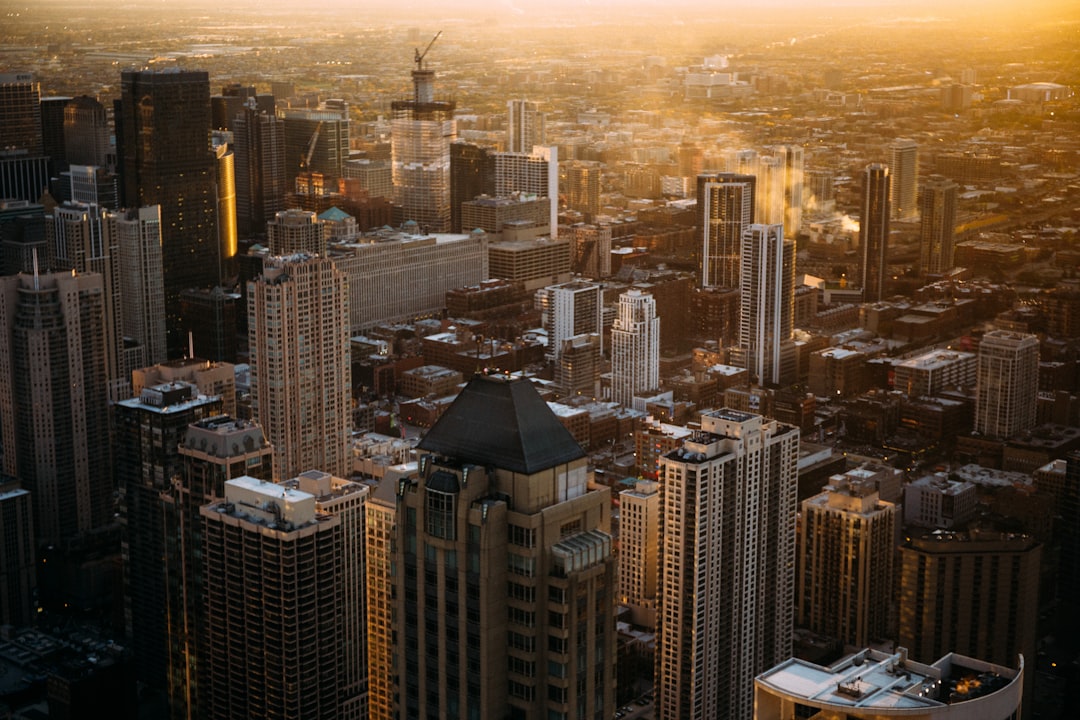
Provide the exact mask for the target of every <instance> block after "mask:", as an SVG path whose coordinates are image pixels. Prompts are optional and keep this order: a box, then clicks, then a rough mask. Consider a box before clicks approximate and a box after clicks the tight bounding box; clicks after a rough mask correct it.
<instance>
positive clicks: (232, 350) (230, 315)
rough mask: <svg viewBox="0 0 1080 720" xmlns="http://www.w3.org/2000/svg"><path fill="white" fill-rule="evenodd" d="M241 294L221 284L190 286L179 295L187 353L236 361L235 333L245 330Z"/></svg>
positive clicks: (236, 339)
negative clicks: (209, 288)
mask: <svg viewBox="0 0 1080 720" xmlns="http://www.w3.org/2000/svg"><path fill="white" fill-rule="evenodd" d="M243 307H244V306H243V296H242V295H241V294H240V293H238V292H232V291H229V290H226V289H225V288H223V287H221V286H220V285H219V286H218V287H215V288H214V289H213V290H207V289H204V288H192V289H190V290H185V291H184V292H183V293H182V294H181V295H180V316H181V321H182V322H183V327H184V329H185V331H186V332H187V337H188V349H187V353H186V354H187V355H188V356H189V357H198V358H206V359H207V360H210V361H213V362H222V363H232V362H236V361H237V357H238V348H239V344H240V341H239V338H238V337H237V334H238V333H243V332H244V331H245V330H246V327H247V326H246V324H244V322H245V318H244V317H243V313H244V310H243Z"/></svg>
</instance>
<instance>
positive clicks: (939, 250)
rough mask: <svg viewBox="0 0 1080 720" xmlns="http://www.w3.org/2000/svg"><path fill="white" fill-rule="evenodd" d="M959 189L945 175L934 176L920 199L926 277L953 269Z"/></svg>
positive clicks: (921, 233) (922, 253)
mask: <svg viewBox="0 0 1080 720" xmlns="http://www.w3.org/2000/svg"><path fill="white" fill-rule="evenodd" d="M958 187H959V186H958V185H957V184H956V183H955V182H953V181H952V180H949V179H948V178H944V177H941V176H935V177H932V178H931V179H930V180H929V182H927V183H925V184H924V185H923V189H922V195H921V196H920V198H919V208H920V220H919V246H920V249H921V251H922V252H921V256H922V257H921V259H922V268H921V269H922V272H923V274H924V275H937V274H939V273H943V272H947V271H949V270H951V269H952V267H953V243H954V242H955V241H956V203H957V193H958Z"/></svg>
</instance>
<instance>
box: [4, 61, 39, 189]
mask: <svg viewBox="0 0 1080 720" xmlns="http://www.w3.org/2000/svg"><path fill="white" fill-rule="evenodd" d="M40 104H41V85H40V83H38V82H35V81H34V76H33V75H32V74H31V73H28V72H20V73H2V74H0V150H5V151H6V150H22V151H25V152H26V153H27V154H28V155H30V156H39V155H42V154H43V153H44V146H43V143H42V137H41V111H40V109H39V105H40ZM5 197H14V196H12V195H5ZM23 199H27V200H29V199H30V198H23Z"/></svg>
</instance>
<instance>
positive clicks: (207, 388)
mask: <svg viewBox="0 0 1080 720" xmlns="http://www.w3.org/2000/svg"><path fill="white" fill-rule="evenodd" d="M176 383H181V384H187V385H194V386H195V389H196V390H197V392H198V394H199V395H205V396H207V397H217V398H218V399H220V400H221V410H220V412H215V413H213V414H214V415H218V414H221V413H224V414H226V415H231V416H233V417H236V368H235V366H233V365H231V364H230V363H226V362H213V361H210V360H203V359H201V358H198V357H190V356H189V357H185V358H182V359H180V360H169V361H168V362H163V363H158V364H157V365H150V366H148V367H144V368H139V369H137V370H134V371H132V373H131V390H132V397H136V398H137V397H141V396H142V391H143V390H144V389H145V388H153V387H157V386H159V385H170V384H176Z"/></svg>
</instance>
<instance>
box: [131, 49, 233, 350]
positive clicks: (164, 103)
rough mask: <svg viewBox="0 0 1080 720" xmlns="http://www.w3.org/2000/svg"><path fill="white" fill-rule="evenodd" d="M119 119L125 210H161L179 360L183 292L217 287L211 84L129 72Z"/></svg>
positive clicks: (183, 75) (169, 73) (197, 76)
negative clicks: (138, 208) (151, 208)
mask: <svg viewBox="0 0 1080 720" xmlns="http://www.w3.org/2000/svg"><path fill="white" fill-rule="evenodd" d="M120 96H121V97H120V102H119V107H118V112H117V117H116V126H117V132H116V135H117V143H116V146H117V154H118V162H119V167H120V180H121V193H120V195H121V197H120V199H121V205H123V206H124V207H147V206H150V205H160V206H161V254H162V266H163V267H164V268H167V272H166V273H165V274H164V280H165V312H166V318H167V330H168V332H169V350H170V355H174V356H178V355H180V354H181V348H182V347H183V341H184V338H183V337H181V333H180V332H179V330H178V325H177V321H178V320H179V316H180V293H181V292H182V291H183V290H185V289H187V288H190V287H212V286H213V285H215V284H216V283H217V281H218V267H219V265H218V263H219V262H220V257H219V246H218V232H217V216H216V207H217V197H216V193H215V190H214V187H215V182H216V171H215V165H214V162H215V161H214V155H213V153H212V152H211V150H210V79H209V76H208V74H207V73H206V72H204V71H197V70H179V69H176V68H171V69H167V70H161V71H155V70H125V71H123V72H122V73H121V76H120Z"/></svg>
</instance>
